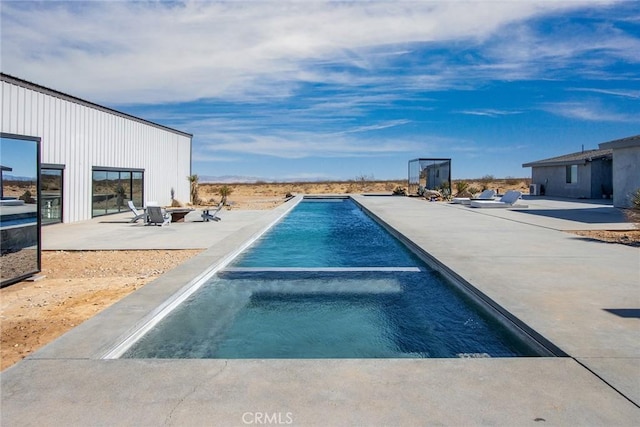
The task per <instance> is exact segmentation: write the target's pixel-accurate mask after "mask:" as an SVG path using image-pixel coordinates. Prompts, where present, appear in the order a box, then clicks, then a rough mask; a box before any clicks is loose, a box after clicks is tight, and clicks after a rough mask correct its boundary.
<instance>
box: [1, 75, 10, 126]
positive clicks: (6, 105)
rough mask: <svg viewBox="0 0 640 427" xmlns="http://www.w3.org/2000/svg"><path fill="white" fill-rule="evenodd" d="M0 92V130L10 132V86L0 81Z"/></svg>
mask: <svg viewBox="0 0 640 427" xmlns="http://www.w3.org/2000/svg"><path fill="white" fill-rule="evenodd" d="M0 93H1V94H2V105H0V108H2V114H0V116H2V117H0V119H1V120H2V125H1V126H2V132H10V130H11V129H10V128H11V123H10V117H11V116H10V112H11V108H10V101H11V98H10V95H11V87H10V85H9V83H7V82H0Z"/></svg>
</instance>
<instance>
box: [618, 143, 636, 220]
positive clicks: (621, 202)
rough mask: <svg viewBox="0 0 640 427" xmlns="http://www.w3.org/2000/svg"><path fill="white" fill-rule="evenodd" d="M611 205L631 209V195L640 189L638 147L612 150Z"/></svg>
mask: <svg viewBox="0 0 640 427" xmlns="http://www.w3.org/2000/svg"><path fill="white" fill-rule="evenodd" d="M613 188H614V192H613V205H614V206H615V207H619V208H625V207H631V197H632V194H633V193H635V192H636V190H638V189H639V188H640V146H633V147H626V148H614V149H613Z"/></svg>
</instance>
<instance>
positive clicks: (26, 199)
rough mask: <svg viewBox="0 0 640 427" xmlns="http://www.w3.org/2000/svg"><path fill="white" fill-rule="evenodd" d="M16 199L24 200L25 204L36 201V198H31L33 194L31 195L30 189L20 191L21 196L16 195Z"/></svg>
mask: <svg viewBox="0 0 640 427" xmlns="http://www.w3.org/2000/svg"><path fill="white" fill-rule="evenodd" d="M18 199H19V200H24V202H25V203H27V204H33V203H35V202H36V199H34V198H33V196H32V195H31V191H29V190H27V191H25V192H24V193H22V196H20V197H18Z"/></svg>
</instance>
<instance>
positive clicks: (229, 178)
mask: <svg viewBox="0 0 640 427" xmlns="http://www.w3.org/2000/svg"><path fill="white" fill-rule="evenodd" d="M198 178H199V179H200V181H199V182H201V183H203V184H206V183H208V182H212V183H216V184H231V183H233V184H236V183H245V184H253V183H256V182H258V181H264V178H260V177H256V176H241V175H221V176H210V175H199V176H198Z"/></svg>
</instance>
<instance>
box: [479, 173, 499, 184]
mask: <svg viewBox="0 0 640 427" xmlns="http://www.w3.org/2000/svg"><path fill="white" fill-rule="evenodd" d="M495 180H496V178H495V177H494V176H493V175H484V176H483V177H482V178H480V179H479V181H480V182H483V183H485V184H488V183H490V182H492V181H495Z"/></svg>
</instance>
